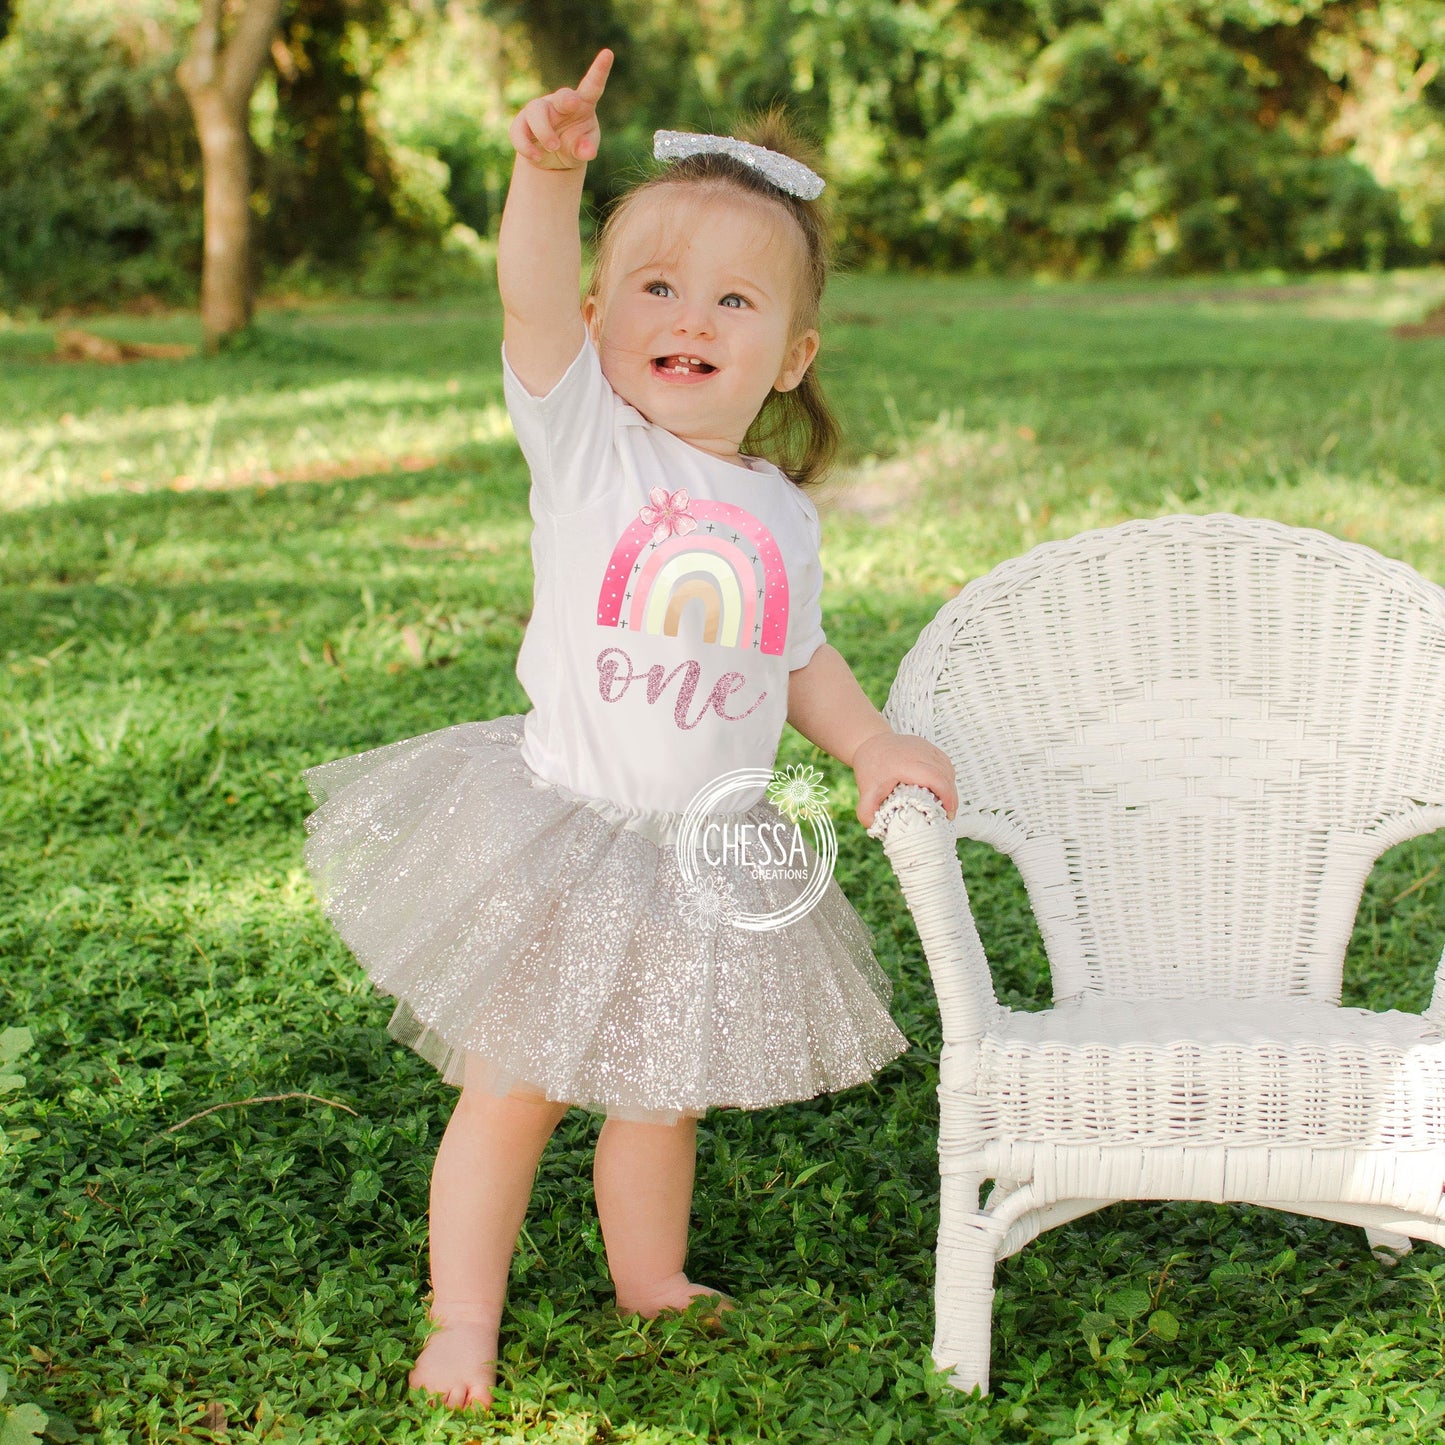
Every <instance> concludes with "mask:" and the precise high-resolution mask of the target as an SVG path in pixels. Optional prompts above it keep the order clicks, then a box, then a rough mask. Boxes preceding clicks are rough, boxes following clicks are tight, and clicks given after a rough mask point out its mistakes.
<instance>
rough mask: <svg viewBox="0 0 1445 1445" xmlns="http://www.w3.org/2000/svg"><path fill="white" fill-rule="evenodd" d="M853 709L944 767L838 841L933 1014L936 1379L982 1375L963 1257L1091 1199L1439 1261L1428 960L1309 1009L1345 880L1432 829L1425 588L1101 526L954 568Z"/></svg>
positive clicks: (1439, 1112)
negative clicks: (995, 957) (1034, 1008)
mask: <svg viewBox="0 0 1445 1445" xmlns="http://www.w3.org/2000/svg"><path fill="white" fill-rule="evenodd" d="M886 711H887V715H888V717H889V720H890V722H891V723H892V724H893V726H894V727H895V728H896V729H897V730H899V731H900V732H909V733H917V734H919V735H921V736H923V737H927V738H930V739H932V740H933V741H934V742H935V743H937V744H938V745H939V746H940V747H942V748H943V749H944V750H945V751H946V752H948V754H949V755H950V757H951V758H952V759H953V762H954V765H955V769H956V772H957V776H958V787H959V798H960V805H959V809H958V813H957V817H956V820H955V822H953V823H949V822H948V820H947V819H946V818H945V816H944V813H943V810H942V808H941V807H940V806H939V804H938V803H937V801H936V800H935V799H933V798H932V796H931V795H930V794H928V793H927V792H925V791H924V790H923V789H921V788H917V787H913V786H902V787H900V788H898V789H897V790H895V792H894V793H893V794H892V795H891V796H890V797H889V798H888V799H887V800H886V801H885V802H884V803H883V804H882V805H881V806H880V807H879V809H878V812H877V816H876V817H875V819H874V821H873V824H872V826H871V827H870V829H869V832H870V834H871V835H872V836H874V837H876V838H879V839H881V840H882V841H883V844H884V847H885V849H886V850H887V853H888V856H889V859H890V860H891V862H892V864H893V866H894V868H895V870H896V872H897V874H898V877H899V881H900V884H901V886H902V889H903V893H904V896H905V898H906V899H907V902H908V906H909V908H910V910H911V912H912V914H913V918H914V922H915V924H916V926H917V928H918V933H919V937H920V940H921V942H922V944H923V948H924V951H925V953H926V955H927V958H928V963H929V968H930V971H931V974H932V977H933V981H934V986H935V990H936V992H937V996H938V1004H939V1014H940V1019H941V1022H942V1026H943V1038H944V1046H943V1052H942V1055H941V1058H940V1061H939V1076H940V1082H939V1091H938V1092H939V1169H940V1176H941V1185H942V1191H941V1201H940V1223H939V1242H938V1275H937V1283H936V1287H935V1304H936V1311H937V1316H936V1326H935V1338H934V1346H933V1350H934V1357H935V1359H936V1361H937V1362H938V1363H939V1364H940V1365H945V1366H950V1367H952V1370H953V1374H952V1376H951V1378H952V1381H953V1383H954V1384H956V1385H958V1386H960V1387H962V1388H965V1389H968V1388H971V1387H973V1386H975V1385H978V1386H981V1387H983V1388H985V1389H986V1388H987V1383H988V1356H989V1331H990V1313H991V1301H992V1272H993V1267H994V1263H995V1262H996V1260H998V1259H1000V1258H1003V1257H1004V1256H1006V1255H1007V1254H1010V1253H1012V1252H1013V1251H1014V1250H1016V1249H1018V1248H1020V1247H1022V1246H1023V1245H1024V1244H1026V1243H1027V1242H1028V1241H1029V1240H1030V1239H1032V1238H1034V1237H1035V1236H1036V1235H1037V1234H1038V1233H1039V1232H1040V1231H1041V1230H1043V1229H1048V1228H1051V1227H1053V1226H1054V1225H1057V1224H1060V1223H1062V1222H1064V1221H1065V1220H1067V1219H1071V1218H1077V1217H1078V1216H1079V1215H1080V1214H1083V1213H1087V1212H1089V1211H1090V1210H1092V1209H1097V1208H1099V1207H1101V1206H1102V1205H1103V1204H1106V1203H1110V1202H1113V1201H1114V1200H1117V1199H1212V1200H1239V1201H1252V1202H1256V1203H1263V1204H1269V1205H1274V1206H1276V1207H1281V1208H1286V1209H1291V1210H1294V1211H1297V1212H1300V1213H1305V1214H1316V1215H1320V1216H1322V1217H1324V1218H1328V1219H1338V1220H1343V1221H1346V1222H1351V1223H1355V1224H1359V1225H1362V1226H1364V1227H1365V1228H1366V1230H1367V1233H1368V1234H1369V1236H1370V1239H1371V1241H1372V1242H1373V1243H1376V1244H1381V1243H1387V1244H1390V1245H1391V1246H1398V1247H1408V1244H1409V1238H1410V1237H1413V1238H1420V1239H1427V1240H1433V1241H1435V1242H1436V1243H1445V1205H1442V1193H1441V1191H1442V1186H1445V979H1442V973H1445V960H1442V965H1441V972H1437V976H1436V988H1435V997H1434V1000H1433V1002H1432V1004H1431V1006H1430V1007H1429V1008H1428V1009H1427V1010H1426V1012H1425V1013H1424V1014H1423V1015H1414V1014H1406V1013H1401V1012H1397V1011H1390V1012H1386V1013H1372V1012H1370V1011H1367V1010H1363V1009H1344V1008H1341V1007H1340V1006H1339V1001H1340V988H1341V974H1342V968H1343V960H1344V954H1345V947H1346V944H1347V942H1348V939H1349V935H1350V931H1351V928H1352V925H1353V921H1354V916H1355V912H1356V909H1357V908H1358V905H1359V900H1360V895H1361V892H1362V889H1363V885H1364V882H1365V879H1366V877H1367V876H1368V873H1369V870H1370V868H1371V866H1372V865H1373V863H1374V861H1375V860H1376V859H1377V858H1378V856H1379V855H1380V853H1382V852H1383V851H1384V850H1385V849H1386V848H1388V847H1390V846H1392V845H1393V844H1395V843H1398V842H1400V841H1403V840H1404V839H1405V838H1408V837H1411V836H1414V835H1416V834H1419V833H1424V832H1428V831H1431V830H1433V829H1436V828H1441V827H1445V591H1442V590H1441V589H1440V588H1439V587H1437V586H1435V585H1434V584H1432V583H1429V582H1427V581H1425V580H1424V579H1423V578H1422V577H1420V576H1419V575H1418V574H1417V573H1415V572H1414V571H1412V570H1411V569H1410V568H1408V567H1406V566H1404V565H1403V564H1401V563H1398V562H1392V561H1389V560H1387V559H1385V558H1383V557H1381V556H1379V555H1378V554H1377V553H1375V552H1372V551H1370V550H1369V549H1368V548H1365V547H1361V546H1357V545H1354V544H1351V543H1347V542H1342V541H1339V540H1338V539H1336V538H1333V537H1330V536H1327V535H1325V534H1324V533H1321V532H1317V531H1311V530H1307V529H1301V528H1292V527H1286V526H1284V525H1282V524H1279V523H1276V522H1270V521H1261V520H1257V519H1246V518H1241V517H1234V516H1228V515H1220V516H1211V517H1166V518H1160V519H1158V520H1154V521H1144V522H1130V523H1126V524H1124V525H1122V526H1119V527H1114V528H1110V529H1108V530H1106V531H1101V532H1093V533H1086V534H1084V535H1082V536H1079V537H1075V538H1072V539H1070V540H1068V541H1063V542H1053V543H1048V544H1046V545H1044V546H1041V547H1038V548H1035V549H1034V550H1033V551H1031V552H1029V553H1028V554H1026V555H1025V556H1022V557H1019V558H1015V559H1013V560H1011V561H1009V562H1005V563H1003V564H1002V565H1001V566H999V567H997V568H996V569H994V571H993V572H991V573H989V574H988V576H986V577H983V578H980V579H978V580H977V581H975V582H973V583H970V584H969V586H967V587H966V588H964V589H963V591H962V592H961V593H960V594H959V595H958V596H957V597H956V598H954V599H953V600H952V601H951V602H949V603H947V604H945V606H944V607H943V608H941V609H940V611H939V613H938V615H937V616H936V617H935V619H934V620H933V621H932V622H931V623H930V624H929V625H928V627H927V628H925V629H924V631H923V633H922V634H921V635H920V637H919V639H918V642H917V643H916V645H915V646H914V647H913V649H912V650H911V651H910V652H909V654H908V656H907V657H906V658H905V659H904V661H903V663H902V665H901V666H900V668H899V671H898V675H897V678H896V679H895V682H894V685H893V689H892V692H891V693H890V696H889V700H888V705H887V709H886ZM960 836H964V837H974V838H978V839H981V840H983V841H985V842H988V843H991V844H993V845H995V846H996V847H999V848H1001V849H1003V850H1004V851H1005V852H1007V853H1009V854H1010V855H1011V856H1012V857H1013V859H1014V861H1015V862H1016V863H1017V865H1018V867H1019V871H1020V873H1021V874H1022V876H1023V878H1024V881H1025V884H1026V885H1027V887H1028V891H1029V897H1030V901H1031V904H1032V906H1033V910H1034V913H1035V916H1036V918H1037V920H1038V924H1039V928H1040V931H1041V933H1042V935H1043V938H1044V944H1045V948H1046V950H1047V952H1048V956H1049V965H1050V972H1051V977H1052V983H1053V993H1054V1006H1053V1007H1052V1008H1050V1009H1047V1010H1045V1011H1042V1012H1038V1013H1025V1012H1016V1011H1011V1010H1008V1009H1005V1008H1002V1007H1001V1006H1000V1005H999V1003H998V1001H997V999H996V998H995V996H994V992H993V986H992V980H991V978H990V976H989V970H988V964H987V960H986V959H985V957H984V954H983V949H982V946H981V944H980V942H979V938H978V932H977V929H976V927H975V925H974V921H973V916H972V913H971V912H970V909H969V903H968V896H967V892H966V890H965V887H964V883H963V879H962V877H961V874H960V868H959V860H958V856H957V853H956V839H957V837H960ZM988 1179H993V1180H995V1181H996V1183H995V1187H994V1189H993V1191H992V1193H991V1194H990V1195H989V1197H988V1202H987V1205H986V1206H984V1207H980V1204H979V1197H980V1185H981V1184H982V1183H983V1182H984V1181H986V1180H988Z"/></svg>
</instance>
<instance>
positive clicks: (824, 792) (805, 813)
mask: <svg viewBox="0 0 1445 1445" xmlns="http://www.w3.org/2000/svg"><path fill="white" fill-rule="evenodd" d="M768 801H769V802H770V803H772V804H773V805H774V806H775V807H776V808H778V809H779V810H780V811H781V812H784V813H786V814H787V815H788V817H789V818H791V819H792V820H793V822H795V823H796V822H799V821H800V820H801V821H804V822H812V821H813V820H814V819H816V818H818V817H819V816H821V815H823V814H826V812H827V810H828V789H827V788H826V787H825V786H824V785H823V775H822V773H820V772H819V771H818V770H817V768H815V767H813V765H812V764H811V763H789V764H788V766H787V768H786V769H782V768H779V769H777V770H776V771H775V772H774V773H773V781H772V782H771V783H769V784H768Z"/></svg>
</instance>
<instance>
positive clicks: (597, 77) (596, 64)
mask: <svg viewBox="0 0 1445 1445" xmlns="http://www.w3.org/2000/svg"><path fill="white" fill-rule="evenodd" d="M611 69H612V52H611V51H610V50H608V49H607V48H606V47H604V48H603V49H601V50H599V51H598V52H597V58H596V59H595V60H594V61H593V62H592V64H591V65H589V66H588V67H587V74H586V75H584V76H583V77H582V79H581V80H580V81H578V82H577V94H578V95H579V96H581V98H582V99H583V100H589V101H592V102H593V103H594V104H595V103H596V102H597V101H598V100H600V99H601V98H602V92H603V89H604V88H605V87H606V85H607V75H608V72H609V71H610V70H611Z"/></svg>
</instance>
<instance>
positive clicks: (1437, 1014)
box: [1425, 953, 1445, 1033]
mask: <svg viewBox="0 0 1445 1445" xmlns="http://www.w3.org/2000/svg"><path fill="white" fill-rule="evenodd" d="M1425 1017H1426V1018H1427V1019H1429V1020H1430V1022H1431V1023H1432V1024H1434V1025H1435V1027H1436V1028H1437V1029H1439V1030H1440V1031H1441V1032H1442V1033H1445V953H1441V955H1440V962H1439V963H1437V964H1436V965H1435V988H1434V991H1433V992H1432V993H1431V995H1430V1007H1429V1008H1427V1009H1426V1010H1425Z"/></svg>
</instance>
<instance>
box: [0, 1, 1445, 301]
mask: <svg viewBox="0 0 1445 1445" xmlns="http://www.w3.org/2000/svg"><path fill="white" fill-rule="evenodd" d="M198 10H199V4H198V0H15V3H14V4H13V5H11V6H10V7H9V12H10V13H9V16H8V29H7V30H6V32H5V34H4V38H3V39H0V306H10V307H12V308H14V307H17V306H21V305H28V306H31V307H42V308H44V307H55V306H59V305H62V304H66V303H70V304H77V303H79V304H84V303H87V302H95V301H100V300H107V301H115V300H121V299H124V298H126V297H131V296H140V295H144V294H151V295H156V296H159V297H161V298H163V299H165V300H170V301H180V302H189V301H190V300H191V299H193V297H194V295H195V291H196V286H197V278H198V273H199V264H200V249H199V227H200V179H199V171H198V166H199V156H198V148H197V145H196V141H195V138H194V135H193V134H192V130H191V121H190V117H189V112H188V110H187V107H186V105H185V102H184V99H183V97H182V95H181V93H180V90H179V88H178V86H177V84H176V82H175V79H174V71H175V66H176V64H177V63H178V62H179V59H180V57H181V55H182V53H183V50H184V47H185V45H186V44H187V43H188V38H189V35H190V32H191V29H192V27H193V26H194V23H195V18H196V15H197V13H198ZM283 17H284V18H283V26H282V32H281V41H282V43H281V47H280V49H279V50H278V55H279V56H280V61H279V63H278V67H275V68H269V69H268V71H267V73H266V75H265V76H264V78H263V80H262V83H261V84H260V86H259V87H258V90H257V93H256V96H255V98H254V102H253V106H252V125H251V129H252V136H253V140H254V142H255V146H256V166H255V175H256V182H257V189H256V194H255V198H254V205H255V210H256V215H257V219H258V222H259V227H258V230H259V235H260V238H261V252H260V260H259V265H260V268H261V271H262V276H263V279H264V280H265V281H266V282H267V283H268V284H270V285H271V286H273V287H281V288H284V289H290V290H307V289H311V290H316V289H322V288H325V287H327V286H331V285H338V284H340V285H352V286H359V287H360V289H361V290H362V291H363V292H364V293H366V294H372V295H421V294H429V293H430V294H436V293H438V292H439V291H441V290H443V289H455V288H456V287H457V286H458V285H459V284H463V283H465V282H466V281H467V280H468V279H470V280H471V282H472V283H473V284H477V285H484V284H487V266H488V258H489V255H490V247H491V242H492V241H493V239H494V238H495V234H496V227H497V223H498V220H499V218H500V212H501V205H502V201H503V199H504V196H505V188H506V180H507V175H508V172H509V170H510V164H511V148H510V145H509V144H508V142H507V138H506V128H507V124H508V122H509V120H510V118H511V116H512V115H513V114H514V113H515V112H516V110H517V109H518V108H519V107H520V106H521V105H522V104H523V103H524V102H525V100H526V99H527V98H528V97H530V96H531V95H534V94H537V93H539V92H540V91H541V90H543V89H550V88H552V87H553V86H555V85H559V84H566V83H570V82H575V80H576V77H577V75H579V74H580V72H581V68H582V67H584V66H585V64H586V63H587V60H588V59H590V57H591V54H592V53H593V51H594V50H595V48H596V46H597V45H599V44H604V43H605V44H609V45H611V46H613V48H614V49H615V50H616V51H617V52H618V63H617V66H616V69H615V71H614V76H613V79H612V81H611V83H610V84H609V89H608V95H607V97H606V99H605V100H604V111H603V124H604V137H605V142H604V149H603V153H602V155H601V156H600V157H599V159H598V160H597V162H595V163H594V164H593V166H592V167H591V168H590V174H589V185H590V193H589V199H590V201H591V203H592V206H593V209H594V211H595V210H597V209H600V208H602V207H604V206H605V205H606V204H607V202H608V201H609V200H610V199H611V198H612V197H613V196H614V195H616V194H617V193H618V191H619V190H620V189H622V188H623V187H624V186H625V185H626V184H627V183H628V180H629V178H630V177H632V176H634V175H635V174H636V171H637V168H638V166H639V165H640V164H643V163H645V162H646V160H647V157H648V155H649V151H650V137H651V133H652V131H653V129H655V128H656V127H658V126H670V127H674V128H682V129H698V130H713V131H726V130H729V129H731V128H732V127H733V126H734V125H735V123H736V121H737V120H738V118H739V116H740V114H741V113H742V112H745V111H747V110H749V109H752V108H757V107H762V106H765V105H767V104H769V103H770V102H772V101H773V100H776V99H779V98H783V99H787V100H788V101H789V103H790V104H791V105H792V107H793V109H794V111H795V113H796V114H797V116H798V118H799V120H800V121H801V122H802V123H803V124H804V126H805V127H806V128H808V129H810V130H811V131H812V132H813V133H814V134H815V135H816V136H817V137H818V138H819V139H820V140H821V141H822V143H823V144H824V147H825V151H826V155H827V169H828V173H829V178H830V180H831V182H832V185H833V192H832V194H833V196H834V197H835V199H836V201H837V205H838V229H839V241H840V244H841V252H842V256H843V259H844V262H845V264H848V265H851V266H855V267H890V268H905V269H955V270H968V271H975V272H983V273H1002V274H1009V273H1033V274H1041V273H1042V274H1055V275H1090V274H1098V273H1108V272H1137V273H1161V274H1176V273H1178V274H1182V273H1194V272H1202V271H1230V270H1239V269H1258V268H1260V267H1274V268H1280V269H1285V270H1290V269H1298V268H1319V267H1339V268H1360V267H1367V268H1380V267H1388V266H1395V265H1404V264H1419V263H1424V262H1430V261H1439V260H1442V259H1445V76H1442V75H1441V72H1440V65H1441V62H1442V60H1445V4H1442V3H1441V0H1376V3H1372V4H1358V3H1344V0H1207V3H1206V0H963V3H955V0H902V3H900V0H838V3H834V0H760V3H746V4H745V3H743V0H714V3H711V4H709V5H706V6H692V7H688V6H676V7H675V6H657V5H653V4H651V3H648V0H589V3H586V4H583V3H581V0H576V3H570V0H569V3H535V4H529V5H517V4H503V3H500V0H409V3H400V0H395V3H387V0H288V3H287V5H286V7H285V9H284V11H283ZM0 23H4V21H3V18H0Z"/></svg>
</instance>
